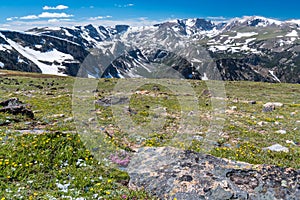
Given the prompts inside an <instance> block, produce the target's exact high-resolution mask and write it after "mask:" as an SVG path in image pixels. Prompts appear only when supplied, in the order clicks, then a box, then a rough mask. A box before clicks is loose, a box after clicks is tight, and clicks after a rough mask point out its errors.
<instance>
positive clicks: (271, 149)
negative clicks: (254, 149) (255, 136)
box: [263, 144, 289, 153]
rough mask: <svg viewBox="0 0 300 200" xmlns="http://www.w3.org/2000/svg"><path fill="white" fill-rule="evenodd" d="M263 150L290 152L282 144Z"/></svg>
mask: <svg viewBox="0 0 300 200" xmlns="http://www.w3.org/2000/svg"><path fill="white" fill-rule="evenodd" d="M263 150H270V151H275V152H286V153H288V152H289V149H288V148H287V147H284V146H282V145H280V144H274V145H272V146H269V147H266V148H263Z"/></svg>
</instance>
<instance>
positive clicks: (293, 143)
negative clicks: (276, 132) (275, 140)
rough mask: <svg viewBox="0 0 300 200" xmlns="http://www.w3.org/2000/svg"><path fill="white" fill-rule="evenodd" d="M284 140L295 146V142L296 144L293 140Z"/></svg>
mask: <svg viewBox="0 0 300 200" xmlns="http://www.w3.org/2000/svg"><path fill="white" fill-rule="evenodd" d="M285 142H286V143H287V144H292V145H295V146H297V144H296V143H295V142H294V141H292V140H286V141H285Z"/></svg>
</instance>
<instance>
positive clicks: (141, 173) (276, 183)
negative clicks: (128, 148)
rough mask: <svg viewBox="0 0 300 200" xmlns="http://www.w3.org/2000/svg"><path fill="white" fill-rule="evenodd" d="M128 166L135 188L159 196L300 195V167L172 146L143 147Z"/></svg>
mask: <svg viewBox="0 0 300 200" xmlns="http://www.w3.org/2000/svg"><path fill="white" fill-rule="evenodd" d="M127 170H128V173H129V175H130V183H129V185H130V187H131V188H144V189H146V190H147V191H149V192H151V193H152V194H153V195H155V196H157V197H158V198H159V199H175V198H176V199H178V200H179V199H180V200H183V199H186V200H196V199H197V200H199V199H209V200H210V199H214V200H225V199H253V200H254V199H255V200H261V199H272V200H274V199H288V200H291V199H294V200H296V199H300V170H295V169H290V168H280V167H276V166H268V165H251V164H247V163H243V162H235V161H229V160H227V159H221V158H216V157H213V156H211V155H205V154H201V153H195V152H192V151H183V150H178V149H175V148H171V147H160V148H142V149H140V150H139V151H138V153H137V154H136V155H135V156H133V157H132V160H131V162H130V164H129V166H128V168H127Z"/></svg>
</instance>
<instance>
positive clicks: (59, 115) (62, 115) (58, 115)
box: [51, 114, 65, 118]
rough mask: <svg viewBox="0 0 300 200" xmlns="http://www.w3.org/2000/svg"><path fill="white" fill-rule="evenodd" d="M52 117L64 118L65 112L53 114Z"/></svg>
mask: <svg viewBox="0 0 300 200" xmlns="http://www.w3.org/2000/svg"><path fill="white" fill-rule="evenodd" d="M51 117H52V118H62V117H65V115H64V114H56V115H52V116H51Z"/></svg>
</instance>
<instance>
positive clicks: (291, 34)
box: [286, 30, 298, 37]
mask: <svg viewBox="0 0 300 200" xmlns="http://www.w3.org/2000/svg"><path fill="white" fill-rule="evenodd" d="M286 37H298V32H297V31H296V30H293V31H292V32H290V33H288V34H286Z"/></svg>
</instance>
